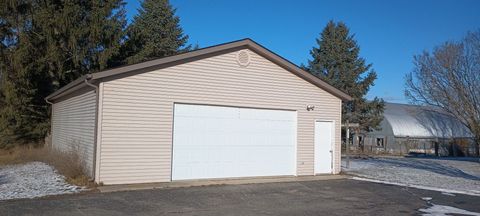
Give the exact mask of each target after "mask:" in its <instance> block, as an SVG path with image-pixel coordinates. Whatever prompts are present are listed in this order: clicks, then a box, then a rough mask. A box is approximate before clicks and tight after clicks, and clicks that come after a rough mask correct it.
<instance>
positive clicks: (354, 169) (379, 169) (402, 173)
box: [342, 157, 480, 195]
mask: <svg viewBox="0 0 480 216" xmlns="http://www.w3.org/2000/svg"><path fill="white" fill-rule="evenodd" d="M342 163H343V167H342V169H343V171H345V172H346V173H347V174H352V175H355V176H358V177H360V178H356V179H357V180H369V181H378V183H385V184H396V185H402V186H408V187H416V188H420V189H427V190H437V191H442V192H446V193H462V194H469V195H480V163H478V162H475V161H464V160H463V161H462V160H455V159H453V160H452V159H433V158H432V159H429V158H401V157H398V158H397V157H385V158H368V159H358V158H355V159H351V161H350V167H349V168H348V169H347V168H345V160H342Z"/></svg>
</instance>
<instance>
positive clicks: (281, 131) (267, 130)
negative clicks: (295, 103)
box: [172, 104, 297, 180]
mask: <svg viewBox="0 0 480 216" xmlns="http://www.w3.org/2000/svg"><path fill="white" fill-rule="evenodd" d="M296 118H297V114H296V112H295V111H284V110H267V109H249V108H238V107H221V106H205V105H188V104H175V112H174V132H173V163H172V180H183V179H206V178H230V177H249V176H276V175H295V166H296V163H295V161H296V157H295V152H296Z"/></svg>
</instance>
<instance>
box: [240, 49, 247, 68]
mask: <svg viewBox="0 0 480 216" xmlns="http://www.w3.org/2000/svg"><path fill="white" fill-rule="evenodd" d="M237 62H238V64H239V65H240V66H241V67H247V66H248V65H249V64H250V54H249V53H248V52H247V51H246V50H241V51H239V52H238V53H237Z"/></svg>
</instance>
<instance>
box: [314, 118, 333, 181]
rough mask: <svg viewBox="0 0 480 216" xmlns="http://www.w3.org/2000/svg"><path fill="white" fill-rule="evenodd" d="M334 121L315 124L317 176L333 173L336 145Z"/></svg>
mask: <svg viewBox="0 0 480 216" xmlns="http://www.w3.org/2000/svg"><path fill="white" fill-rule="evenodd" d="M334 134H335V127H334V123H333V122H332V121H317V122H315V174H331V173H332V163H333V161H332V146H333V144H334V143H335V140H334V139H335V136H334Z"/></svg>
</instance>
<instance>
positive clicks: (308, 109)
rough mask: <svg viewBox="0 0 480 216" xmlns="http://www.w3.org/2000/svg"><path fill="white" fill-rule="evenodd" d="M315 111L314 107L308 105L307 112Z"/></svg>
mask: <svg viewBox="0 0 480 216" xmlns="http://www.w3.org/2000/svg"><path fill="white" fill-rule="evenodd" d="M314 109H315V106H314V105H307V111H312V110H314Z"/></svg>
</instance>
